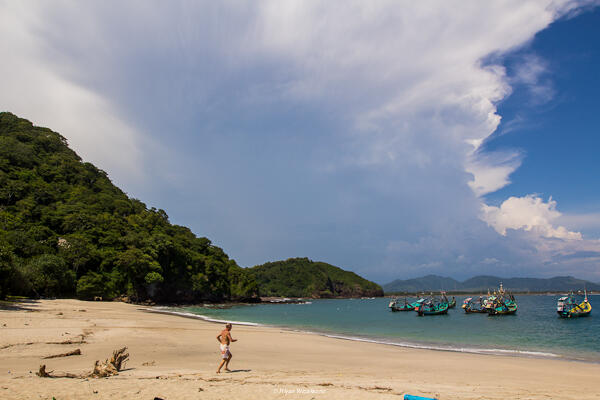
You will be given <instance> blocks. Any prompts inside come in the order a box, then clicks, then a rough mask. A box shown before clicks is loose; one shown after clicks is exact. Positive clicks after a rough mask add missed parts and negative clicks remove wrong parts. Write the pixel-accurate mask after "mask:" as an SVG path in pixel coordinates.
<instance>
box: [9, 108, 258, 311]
mask: <svg viewBox="0 0 600 400" xmlns="http://www.w3.org/2000/svg"><path fill="white" fill-rule="evenodd" d="M8 294H10V295H24V296H36V295H39V296H78V297H80V298H84V299H89V298H93V297H94V296H102V297H103V298H104V299H107V298H114V297H118V296H123V295H125V296H128V297H130V298H131V299H133V300H137V301H141V300H145V299H151V300H155V301H177V302H184V301H199V300H215V301H219V300H230V299H231V300H239V299H249V298H255V297H256V296H257V294H258V291H257V286H256V282H255V281H254V279H253V278H252V277H251V276H250V275H249V274H248V273H247V271H246V270H245V269H243V268H240V267H239V266H238V265H237V264H236V263H235V261H233V260H231V259H229V258H228V256H227V254H225V253H224V252H223V250H221V249H220V248H218V247H216V246H213V245H212V244H211V242H210V240H208V239H207V238H198V237H196V236H195V235H194V234H193V233H192V232H191V231H190V230H189V229H188V228H186V227H183V226H177V225H173V224H171V223H169V219H168V216H167V214H166V213H165V212H164V211H163V210H157V209H154V208H151V209H148V208H147V207H146V205H145V204H144V203H142V202H141V201H139V200H136V199H132V198H129V197H127V195H125V193H123V192H122V191H121V190H120V189H119V188H117V187H116V186H114V185H113V184H112V183H111V181H110V179H109V178H108V176H107V175H106V173H105V172H104V171H102V170H99V169H98V168H96V167H95V166H93V165H92V164H90V163H87V162H83V161H82V160H81V159H80V158H79V156H77V154H75V152H74V151H72V150H71V149H69V147H68V146H67V141H66V140H65V138H64V137H62V136H61V135H60V134H58V133H56V132H52V131H51V130H50V129H47V128H40V127H36V126H33V125H32V124H31V123H30V122H29V121H27V120H24V119H21V118H18V117H16V116H15V115H13V114H10V113H6V112H4V113H0V298H2V297H5V296H6V295H8Z"/></svg>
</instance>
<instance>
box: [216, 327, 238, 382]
mask: <svg viewBox="0 0 600 400" xmlns="http://www.w3.org/2000/svg"><path fill="white" fill-rule="evenodd" d="M217 340H218V341H219V343H220V346H221V356H222V358H223V359H222V360H221V364H219V368H218V369H217V374H220V373H221V367H223V364H225V371H227V372H231V370H230V369H229V368H228V367H229V361H231V357H232V355H231V351H229V344H230V343H233V342H236V341H237V339H234V338H232V337H231V324H226V325H225V329H223V330H222V331H221V333H219V335H218V336H217Z"/></svg>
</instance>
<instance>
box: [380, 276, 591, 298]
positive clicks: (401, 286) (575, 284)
mask: <svg viewBox="0 0 600 400" xmlns="http://www.w3.org/2000/svg"><path fill="white" fill-rule="evenodd" d="M500 282H502V284H503V285H504V287H505V288H506V289H508V290H510V291H512V292H560V291H569V290H574V291H575V290H583V288H584V287H585V288H586V289H587V290H590V291H600V284H598V283H593V282H590V281H585V280H581V279H577V278H574V277H572V276H556V277H554V278H547V279H543V278H500V277H497V276H484V275H481V276H475V277H473V278H470V279H467V280H466V281H464V282H459V281H457V280H456V279H452V278H448V277H443V276H438V275H427V276H424V277H422V278H414V279H407V280H402V279H397V280H395V281H393V282H390V283H388V284H385V285H383V290H384V292H385V293H386V294H388V293H415V292H422V291H425V292H427V291H440V290H445V291H461V292H480V291H487V290H488V288H489V289H492V290H493V289H494V288H497V287H498V285H499V284H500Z"/></svg>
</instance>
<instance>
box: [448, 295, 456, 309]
mask: <svg viewBox="0 0 600 400" xmlns="http://www.w3.org/2000/svg"><path fill="white" fill-rule="evenodd" d="M454 307H456V297H454V296H452V300H450V302H449V303H448V308H454Z"/></svg>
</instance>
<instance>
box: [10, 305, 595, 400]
mask: <svg viewBox="0 0 600 400" xmlns="http://www.w3.org/2000/svg"><path fill="white" fill-rule="evenodd" d="M215 324H217V325H215ZM220 324H221V323H220V322H209V321H203V320H201V319H199V318H181V316H177V315H166V314H164V313H156V312H146V311H145V308H144V307H140V306H137V305H131V304H126V303H117V302H83V301H78V300H53V301H51V300H42V301H35V302H27V303H20V304H19V303H17V304H16V305H15V307H13V308H12V309H6V308H1V309H0V332H1V334H0V397H1V398H2V399H24V398H42V399H51V398H52V397H55V398H56V399H89V398H94V399H112V398H132V399H136V398H154V397H159V398H163V399H197V398H204V399H222V398H226V397H232V396H233V397H236V398H240V399H246V398H261V399H267V400H268V399H278V400H281V399H291V398H293V399H302V400H304V399H306V400H310V399H313V398H314V399H315V400H318V399H328V400H329V399H333V400H352V399H361V400H362V399H398V398H399V396H403V395H404V394H407V393H408V394H413V395H419V396H424V397H435V398H437V399H439V400H455V399H461V400H465V399H467V400H475V399H481V398H485V399H486V400H500V399H507V398H522V399H523V398H525V399H543V398H561V399H573V400H575V399H578V400H579V399H596V400H597V399H598V398H599V396H600V383H598V382H597V376H600V365H597V364H590V363H582V362H571V361H567V360H563V359H539V358H529V357H498V356H495V355H494V356H492V355H487V354H469V353H458V352H448V351H432V350H424V349H412V348H406V347H399V346H389V345H385V344H379V343H369V342H359V341H354V340H353V341H349V340H343V339H341V338H332V337H326V336H323V335H318V334H308V333H304V332H298V331H289V330H282V329H280V328H277V327H267V326H261V325H257V326H249V325H235V326H234V328H233V331H232V334H233V337H234V338H236V339H238V341H237V342H235V343H233V344H232V352H233V354H234V358H233V360H232V364H231V368H232V370H233V371H234V372H233V373H227V374H221V375H216V374H215V370H216V367H217V365H218V361H219V358H220V352H219V349H218V346H217V341H216V339H215V336H216V335H217V333H218V331H219V330H220V329H221V325H220ZM71 339H73V341H75V340H77V344H73V345H66V344H57V342H62V341H64V340H71ZM334 339H335V340H334ZM123 346H127V347H128V352H129V353H130V360H129V362H128V363H127V365H126V368H125V369H124V370H123V371H121V372H120V373H119V375H118V376H115V377H111V378H104V379H68V378H55V379H49V378H39V377H37V376H35V374H33V373H32V372H35V371H37V369H38V367H39V365H40V364H45V365H46V366H47V370H48V371H52V370H54V371H58V372H69V373H79V374H80V373H85V372H89V371H90V370H91V368H92V366H93V365H94V361H95V360H104V359H106V358H108V357H109V356H110V355H111V354H112V351H113V350H115V349H117V348H121V347H123ZM75 348H80V349H81V355H76V356H72V357H61V358H53V359H49V360H42V357H45V356H48V355H52V354H60V353H65V352H67V351H72V350H74V349H75ZM200 392H201V393H200Z"/></svg>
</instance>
